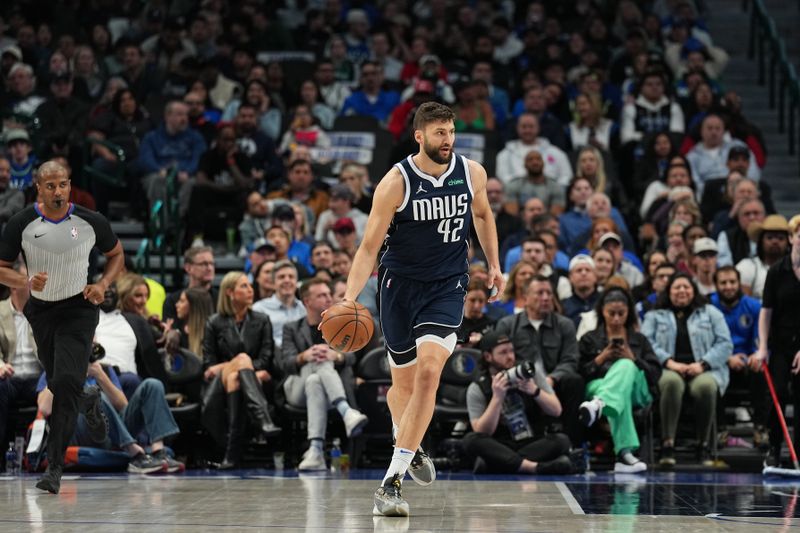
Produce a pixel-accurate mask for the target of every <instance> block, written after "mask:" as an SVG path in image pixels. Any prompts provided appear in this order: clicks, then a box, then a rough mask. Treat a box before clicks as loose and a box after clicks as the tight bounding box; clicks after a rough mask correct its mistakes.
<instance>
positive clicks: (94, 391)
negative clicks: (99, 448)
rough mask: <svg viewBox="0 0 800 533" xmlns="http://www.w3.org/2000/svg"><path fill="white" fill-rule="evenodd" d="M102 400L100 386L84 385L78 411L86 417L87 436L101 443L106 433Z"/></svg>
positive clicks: (105, 419) (106, 427) (106, 426)
mask: <svg viewBox="0 0 800 533" xmlns="http://www.w3.org/2000/svg"><path fill="white" fill-rule="evenodd" d="M102 401H103V400H102V399H101V398H100V387H98V386H97V385H93V386H91V387H86V388H85V389H84V390H83V394H82V395H81V398H80V403H79V405H80V412H81V413H83V415H84V416H85V417H86V426H87V427H88V428H89V437H90V438H91V439H92V441H93V442H96V443H101V442H103V441H104V440H106V436H107V435H108V419H107V418H106V414H105V413H104V412H103V405H102V403H101V402H102Z"/></svg>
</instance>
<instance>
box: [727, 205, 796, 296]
mask: <svg viewBox="0 0 800 533" xmlns="http://www.w3.org/2000/svg"><path fill="white" fill-rule="evenodd" d="M747 234H748V236H749V237H750V240H751V241H752V242H754V243H756V255H755V256H754V257H745V258H744V259H742V260H741V261H739V262H738V263H736V270H737V271H738V272H739V274H740V275H741V285H742V292H744V293H745V294H747V295H751V296H753V298H756V299H758V300H761V298H762V297H763V295H764V283H765V282H766V280H767V271H768V270H769V269H770V267H772V265H774V264H775V263H777V262H779V261H780V260H781V259H783V258H784V257H785V256H786V254H788V253H789V223H788V222H787V221H786V218H785V217H783V215H769V216H768V217H766V218H765V219H764V222H753V223H751V224H750V225H749V226H748V227H747Z"/></svg>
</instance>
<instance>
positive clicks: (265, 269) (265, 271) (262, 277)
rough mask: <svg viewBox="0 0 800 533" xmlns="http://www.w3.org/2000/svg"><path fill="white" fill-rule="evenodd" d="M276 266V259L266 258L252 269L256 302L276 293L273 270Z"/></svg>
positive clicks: (254, 299)
mask: <svg viewBox="0 0 800 533" xmlns="http://www.w3.org/2000/svg"><path fill="white" fill-rule="evenodd" d="M265 240H266V239H265ZM274 268H275V261H274V260H272V259H265V260H264V261H261V262H260V263H259V264H258V266H257V267H255V268H254V269H253V270H252V274H253V301H254V302H258V301H260V300H264V299H266V298H269V297H270V296H272V295H273V294H275V285H274V284H273V283H272V270H273V269H274Z"/></svg>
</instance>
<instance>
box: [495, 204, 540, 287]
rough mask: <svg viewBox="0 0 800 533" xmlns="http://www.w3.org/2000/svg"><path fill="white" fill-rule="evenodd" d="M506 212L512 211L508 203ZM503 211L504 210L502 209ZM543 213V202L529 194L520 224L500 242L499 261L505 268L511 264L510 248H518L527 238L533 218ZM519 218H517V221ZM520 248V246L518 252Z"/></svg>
mask: <svg viewBox="0 0 800 533" xmlns="http://www.w3.org/2000/svg"><path fill="white" fill-rule="evenodd" d="M506 208H507V209H508V212H511V211H513V206H512V204H510V203H507V204H506ZM504 211H505V210H504ZM543 214H545V207H544V202H543V201H542V200H540V199H539V198H537V197H536V196H531V197H530V198H528V200H527V201H526V202H525V204H523V206H522V216H521V217H520V218H521V219H522V224H521V225H520V226H518V227H517V228H518V229H517V230H516V231H515V232H514V233H511V234H510V235H509V236H508V237H506V238H505V239H503V241H502V242H501V243H500V263H501V264H502V265H504V266H505V267H506V268H505V270H506V271H508V269H509V268H510V267H511V266H513V264H512V263H513V261H514V255H512V254H511V252H512V250H514V249H515V248H519V247H520V245H521V244H522V241H523V240H525V239H526V238H528V237H529V236H530V235H531V232H532V229H533V228H532V225H533V220H534V218H536V217H537V216H539V215H543ZM519 221H520V219H519V218H517V223H519ZM521 251H522V249H521V248H520V252H521Z"/></svg>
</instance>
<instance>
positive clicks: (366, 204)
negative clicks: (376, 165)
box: [339, 163, 372, 215]
mask: <svg viewBox="0 0 800 533" xmlns="http://www.w3.org/2000/svg"><path fill="white" fill-rule="evenodd" d="M339 183H342V184H344V185H346V186H347V187H348V188H349V189H350V192H352V193H353V202H352V203H353V207H354V208H356V209H358V210H359V211H361V212H362V213H364V214H365V215H369V212H370V211H372V184H371V182H370V179H369V171H368V169H367V167H366V166H365V165H362V164H360V163H347V164H345V165H344V166H343V167H342V171H341V172H340V173H339Z"/></svg>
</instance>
